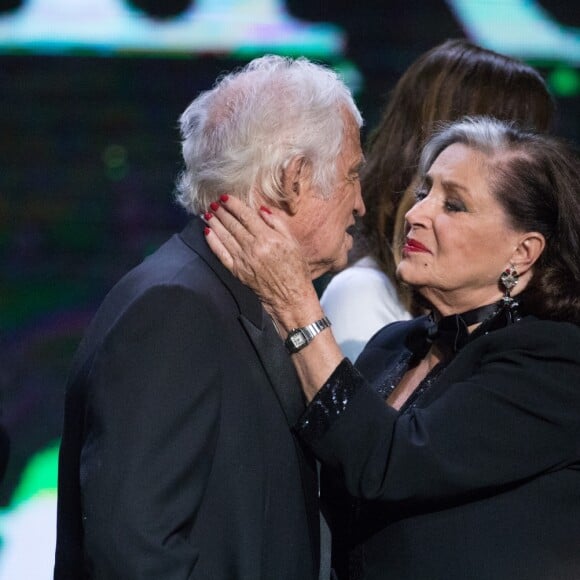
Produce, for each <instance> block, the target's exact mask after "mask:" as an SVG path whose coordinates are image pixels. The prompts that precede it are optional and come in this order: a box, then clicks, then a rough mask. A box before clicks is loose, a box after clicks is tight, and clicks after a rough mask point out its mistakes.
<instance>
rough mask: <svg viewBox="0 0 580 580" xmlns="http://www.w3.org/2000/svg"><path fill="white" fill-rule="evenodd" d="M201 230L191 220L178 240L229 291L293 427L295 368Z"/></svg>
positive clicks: (299, 408) (300, 406)
mask: <svg viewBox="0 0 580 580" xmlns="http://www.w3.org/2000/svg"><path fill="white" fill-rule="evenodd" d="M203 227H204V224H203V221H202V220H201V219H200V218H194V219H193V220H192V221H191V222H190V223H189V225H188V226H187V227H186V228H185V229H184V230H183V232H181V234H180V236H181V239H182V240H183V241H184V242H185V243H186V244H187V245H188V246H189V247H190V248H192V249H193V250H194V251H195V252H196V253H197V254H199V255H200V256H201V258H202V259H203V260H204V261H205V262H206V263H207V264H208V266H209V267H210V268H211V269H212V270H213V271H214V272H215V274H216V275H217V276H218V277H219V278H220V279H221V281H222V282H223V283H224V285H225V286H226V287H227V288H228V290H229V291H230V293H231V294H232V296H233V298H234V300H235V301H236V303H237V304H238V307H239V309H240V316H239V320H240V323H241V324H242V326H243V327H244V330H245V331H246V334H247V335H248V338H249V339H250V341H251V342H252V344H253V345H254V348H255V350H256V353H257V355H258V358H259V359H260V362H261V363H262V366H263V368H264V370H265V372H266V374H267V376H268V379H269V381H270V384H271V385H272V388H273V390H274V392H275V393H276V396H277V398H278V400H279V402H280V406H281V407H282V409H283V411H284V414H285V415H286V420H287V421H288V425H289V426H290V427H293V426H294V425H295V424H296V422H297V421H298V419H299V417H300V415H301V414H302V413H303V412H304V399H303V397H302V390H301V388H300V383H299V381H298V377H297V375H296V371H295V369H294V365H293V364H292V362H291V360H290V357H289V356H288V353H287V352H286V349H285V348H284V345H283V343H282V340H281V339H280V337H279V336H278V334H277V332H276V330H275V329H274V325H273V324H272V320H271V319H270V317H269V316H268V315H267V314H266V312H265V311H264V309H263V308H262V305H261V304H260V301H259V300H258V297H257V296H256V295H255V294H254V292H253V291H252V290H250V289H249V288H248V287H247V286H244V285H243V284H242V283H241V282H240V281H239V280H237V279H236V278H235V277H234V276H232V275H231V274H230V272H229V271H228V270H227V269H226V268H224V266H223V265H222V264H221V262H220V261H219V260H218V259H217V258H216V256H215V255H214V254H213V252H212V251H211V249H210V248H209V246H208V245H207V242H206V241H205V236H204V234H203Z"/></svg>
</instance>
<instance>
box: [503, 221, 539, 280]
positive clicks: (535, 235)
mask: <svg viewBox="0 0 580 580" xmlns="http://www.w3.org/2000/svg"><path fill="white" fill-rule="evenodd" d="M545 247H546V239H545V238H544V236H543V235H542V234H540V233H539V232H526V233H525V234H523V235H522V236H521V237H520V240H519V243H518V245H517V247H516V249H515V250H514V253H513V254H512V258H511V260H510V261H511V263H512V264H513V265H514V266H515V268H516V270H517V271H518V274H520V276H521V275H522V274H525V273H526V272H527V271H528V270H529V269H530V268H531V267H532V266H533V265H534V264H535V263H536V261H537V260H538V258H539V257H540V256H541V255H542V252H543V251H544V248H545Z"/></svg>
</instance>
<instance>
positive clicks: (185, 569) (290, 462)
mask: <svg viewBox="0 0 580 580" xmlns="http://www.w3.org/2000/svg"><path fill="white" fill-rule="evenodd" d="M300 393H301V391H300V387H299V383H298V381H297V378H296V374H295V371H294V369H293V366H292V364H291V361H290V360H289V357H288V355H287V354H286V352H285V351H284V348H283V345H282V344H281V341H280V339H279V338H278V336H277V335H276V332H275V329H274V328H273V325H272V322H271V320H270V319H269V318H268V316H267V315H266V314H265V312H264V310H263V309H262V307H261V305H260V303H259V301H258V299H257V297H256V296H255V295H254V294H253V293H252V292H251V291H250V290H249V289H248V288H246V287H245V286H243V285H242V284H241V283H239V282H238V281H237V280H235V279H234V278H233V277H232V276H231V275H230V274H229V273H228V272H227V271H226V270H225V269H224V268H223V267H222V266H221V264H219V262H218V261H217V260H216V259H215V257H214V256H213V255H212V254H211V252H210V250H209V248H208V247H207V244H206V242H205V240H204V236H203V223H202V222H201V221H200V220H199V219H194V220H193V221H192V222H191V224H190V225H189V226H188V227H187V228H186V229H185V230H184V231H183V232H182V234H181V235H175V236H173V237H172V238H171V239H170V240H169V241H168V242H167V243H166V244H165V245H163V246H162V247H161V248H160V249H159V250H158V251H157V252H156V253H155V254H153V255H152V256H150V257H149V258H147V259H146V260H145V261H144V262H143V263H142V264H141V265H139V266H138V267H137V268H135V269H134V270H132V271H131V272H130V273H129V274H127V275H126V276H125V277H124V278H123V279H122V280H121V281H120V282H119V283H118V284H117V285H116V286H115V288H114V289H113V290H112V291H111V292H110V293H109V295H108V296H107V298H106V299H105V301H104V303H103V305H102V307H101V308H100V310H99V312H98V313H97V315H96V317H95V319H94V321H93V322H92V324H91V326H90V328H89V330H88V332H87V335H86V336H85V338H84V340H83V342H82V343H81V346H80V347H79V351H78V353H77V355H76V358H75V361H74V363H73V369H72V372H71V376H70V380H69V384H68V388H67V398H66V409H65V425H64V433H63V439H62V446H61V452H60V466H59V498H58V537H57V551H56V565H55V578H56V579H58V580H65V579H71V580H72V579H74V580H79V579H81V578H98V579H101V578H102V579H107V580H113V579H119V580H121V579H122V580H131V579H137V578H139V579H145V578H152V579H155V580H174V579H175V580H177V579H183V580H185V579H191V580H200V579H205V580H237V579H239V580H242V579H244V580H259V579H264V580H284V579H288V580H308V579H311V578H317V577H318V563H319V548H318V546H319V527H318V526H319V520H318V503H317V502H318V500H317V481H316V470H315V466H314V465H313V463H312V461H311V460H310V458H308V457H307V456H305V455H304V453H303V451H302V449H301V448H300V447H299V445H298V443H297V441H296V440H295V438H294V437H293V435H292V433H291V430H290V425H292V424H294V422H295V421H296V419H297V418H298V416H299V415H300V413H301V412H302V411H303V408H304V404H303V400H302V397H301V394H300Z"/></svg>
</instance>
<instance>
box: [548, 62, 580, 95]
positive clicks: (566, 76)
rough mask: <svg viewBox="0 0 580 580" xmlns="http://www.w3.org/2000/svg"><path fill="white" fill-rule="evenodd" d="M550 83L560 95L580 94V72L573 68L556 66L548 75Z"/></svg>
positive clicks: (553, 89) (556, 93) (555, 92)
mask: <svg viewBox="0 0 580 580" xmlns="http://www.w3.org/2000/svg"><path fill="white" fill-rule="evenodd" d="M548 83H549V85H550V87H551V89H552V91H553V92H554V94H555V95H556V96H558V97H575V96H576V95H578V94H580V72H579V71H578V70H576V69H573V68H567V67H566V68H564V67H561V68H556V69H554V71H553V72H552V73H551V74H550V76H549V77H548Z"/></svg>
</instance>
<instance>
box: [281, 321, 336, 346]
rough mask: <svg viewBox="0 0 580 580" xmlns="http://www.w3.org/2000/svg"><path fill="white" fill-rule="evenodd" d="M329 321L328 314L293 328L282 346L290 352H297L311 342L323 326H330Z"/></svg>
mask: <svg viewBox="0 0 580 580" xmlns="http://www.w3.org/2000/svg"><path fill="white" fill-rule="evenodd" d="M330 326H331V322H330V320H329V319H328V316H325V317H324V318H321V319H320V320H315V321H314V322H312V323H311V324H308V325H307V326H301V327H300V328H293V329H292V330H291V331H290V332H289V333H288V336H287V338H286V340H285V341H284V346H285V347H286V349H287V350H288V352H289V353H290V354H294V353H297V352H298V351H300V350H302V349H303V348H304V347H305V346H307V345H308V344H310V343H311V342H312V339H313V338H314V337H315V336H316V335H317V334H320V333H321V332H322V331H323V330H324V329H325V328H330Z"/></svg>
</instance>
